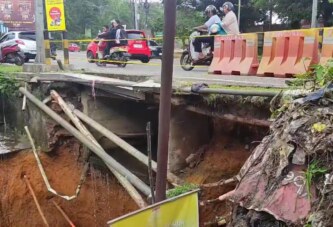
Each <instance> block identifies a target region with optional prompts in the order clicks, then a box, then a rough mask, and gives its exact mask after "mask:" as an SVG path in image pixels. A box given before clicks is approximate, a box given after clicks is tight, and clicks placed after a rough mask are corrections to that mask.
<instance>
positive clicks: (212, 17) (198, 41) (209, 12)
mask: <svg viewBox="0 0 333 227" xmlns="http://www.w3.org/2000/svg"><path fill="white" fill-rule="evenodd" d="M205 15H206V16H208V17H209V19H208V20H207V21H206V23H205V24H203V25H201V26H198V27H195V28H194V29H195V30H198V31H207V30H208V31H209V28H210V27H211V26H212V25H213V24H216V23H221V19H220V17H219V16H218V15H217V9H216V7H215V6H214V5H209V6H207V7H206V9H205ZM202 43H209V45H210V46H211V50H212V51H213V50H214V36H207V37H197V38H195V40H194V41H193V46H194V51H195V52H198V53H199V55H198V60H201V59H204V58H205V55H204V54H203V53H202Z"/></svg>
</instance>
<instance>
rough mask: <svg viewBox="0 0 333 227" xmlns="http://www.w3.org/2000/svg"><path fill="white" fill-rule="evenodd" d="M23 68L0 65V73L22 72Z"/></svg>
mask: <svg viewBox="0 0 333 227" xmlns="http://www.w3.org/2000/svg"><path fill="white" fill-rule="evenodd" d="M22 69H23V67H22V66H17V65H1V64H0V72H1V73H3V74H7V73H17V72H22Z"/></svg>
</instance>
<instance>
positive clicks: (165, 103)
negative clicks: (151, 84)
mask: <svg viewBox="0 0 333 227" xmlns="http://www.w3.org/2000/svg"><path fill="white" fill-rule="evenodd" d="M163 33H164V34H163V58H162V70H161V95H160V109H159V110H160V111H159V124H158V147H157V151H158V153H157V174H156V202H160V201H163V200H165V198H166V184H167V180H166V178H167V170H168V149H169V146H168V143H169V130H170V111H171V93H172V74H173V55H174V47H175V43H174V42H175V33H176V0H165V1H164V29H163Z"/></svg>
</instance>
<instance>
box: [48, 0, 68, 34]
mask: <svg viewBox="0 0 333 227" xmlns="http://www.w3.org/2000/svg"><path fill="white" fill-rule="evenodd" d="M45 10H46V19H47V29H48V30H49V31H65V30H66V19H65V10H64V0H45Z"/></svg>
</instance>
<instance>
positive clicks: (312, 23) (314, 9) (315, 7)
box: [311, 0, 318, 28]
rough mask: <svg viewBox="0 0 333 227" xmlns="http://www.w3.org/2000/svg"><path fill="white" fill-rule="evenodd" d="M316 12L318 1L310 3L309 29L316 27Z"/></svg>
mask: <svg viewBox="0 0 333 227" xmlns="http://www.w3.org/2000/svg"><path fill="white" fill-rule="evenodd" d="M317 11H318V0H313V1H312V19H311V28H315V27H317V13H318V12H317Z"/></svg>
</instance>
